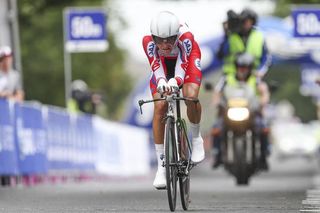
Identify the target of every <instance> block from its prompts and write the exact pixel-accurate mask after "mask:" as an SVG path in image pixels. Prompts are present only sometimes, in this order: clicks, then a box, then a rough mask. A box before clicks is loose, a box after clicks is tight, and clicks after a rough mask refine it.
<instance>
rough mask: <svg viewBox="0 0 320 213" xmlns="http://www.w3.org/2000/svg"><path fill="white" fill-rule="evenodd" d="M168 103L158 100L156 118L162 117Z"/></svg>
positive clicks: (155, 106)
mask: <svg viewBox="0 0 320 213" xmlns="http://www.w3.org/2000/svg"><path fill="white" fill-rule="evenodd" d="M166 109H167V105H166V103H164V102H158V103H155V105H154V113H153V114H154V119H162V118H163V117H164V114H165V112H166Z"/></svg>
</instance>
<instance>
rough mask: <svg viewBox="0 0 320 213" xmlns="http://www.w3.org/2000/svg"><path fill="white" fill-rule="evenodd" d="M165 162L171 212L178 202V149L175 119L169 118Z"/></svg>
mask: <svg viewBox="0 0 320 213" xmlns="http://www.w3.org/2000/svg"><path fill="white" fill-rule="evenodd" d="M165 133H166V135H165V140H166V141H165V160H166V182H167V195H168V202H169V207H170V210H171V211H174V210H175V208H176V200H177V181H178V176H177V167H176V166H175V165H174V164H175V163H177V161H178V156H177V147H176V140H175V130H174V122H173V118H171V117H168V118H167V121H166V127H165Z"/></svg>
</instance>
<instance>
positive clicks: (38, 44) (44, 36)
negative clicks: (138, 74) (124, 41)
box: [18, 0, 132, 119]
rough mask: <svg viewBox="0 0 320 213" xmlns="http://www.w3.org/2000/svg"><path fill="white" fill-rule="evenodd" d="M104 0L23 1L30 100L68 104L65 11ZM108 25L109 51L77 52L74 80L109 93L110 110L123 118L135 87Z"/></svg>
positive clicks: (20, 4) (23, 45)
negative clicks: (122, 114)
mask: <svg viewBox="0 0 320 213" xmlns="http://www.w3.org/2000/svg"><path fill="white" fill-rule="evenodd" d="M101 4H102V0H91V1H85V0H68V1H65V0H20V1H18V9H19V24H20V39H21V49H22V51H21V52H22V65H23V72H24V87H25V91H26V99H27V100H30V99H33V100H39V101H40V102H42V103H44V104H51V105H58V106H64V105H65V103H64V91H65V90H64V61H63V60H64V59H63V56H64V54H63V15H62V14H63V9H64V8H65V7H76V6H89V7H91V6H100V5H101ZM113 38H114V36H113V32H111V31H110V29H108V41H109V45H110V46H109V50H108V51H107V52H105V53H81V54H80V53H77V54H72V79H83V80H84V81H85V82H87V83H88V85H89V87H90V88H92V89H93V90H95V91H99V92H101V93H102V94H104V95H105V96H106V98H105V101H106V102H105V104H106V105H107V106H108V107H107V108H108V112H107V114H109V115H111V116H110V118H113V119H117V118H119V117H120V115H119V113H120V110H121V104H123V100H124V99H125V97H126V96H127V95H128V93H129V91H130V90H131V88H132V84H131V81H130V77H129V76H128V75H127V74H126V73H125V71H124V59H125V53H124V51H123V50H121V49H119V48H118V47H117V46H116V44H115V41H114V39H113Z"/></svg>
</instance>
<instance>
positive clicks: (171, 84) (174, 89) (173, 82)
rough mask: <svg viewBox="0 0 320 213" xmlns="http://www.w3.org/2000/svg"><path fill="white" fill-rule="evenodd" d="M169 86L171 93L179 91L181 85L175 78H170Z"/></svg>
mask: <svg viewBox="0 0 320 213" xmlns="http://www.w3.org/2000/svg"><path fill="white" fill-rule="evenodd" d="M168 87H169V88H170V92H171V93H172V92H177V91H179V86H178V83H177V80H176V79H175V78H170V80H169V81H168Z"/></svg>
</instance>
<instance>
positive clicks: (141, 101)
mask: <svg viewBox="0 0 320 213" xmlns="http://www.w3.org/2000/svg"><path fill="white" fill-rule="evenodd" d="M138 103H139V108H140V114H141V115H142V114H143V113H142V105H143V104H144V103H145V102H144V101H143V100H139V101H138Z"/></svg>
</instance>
